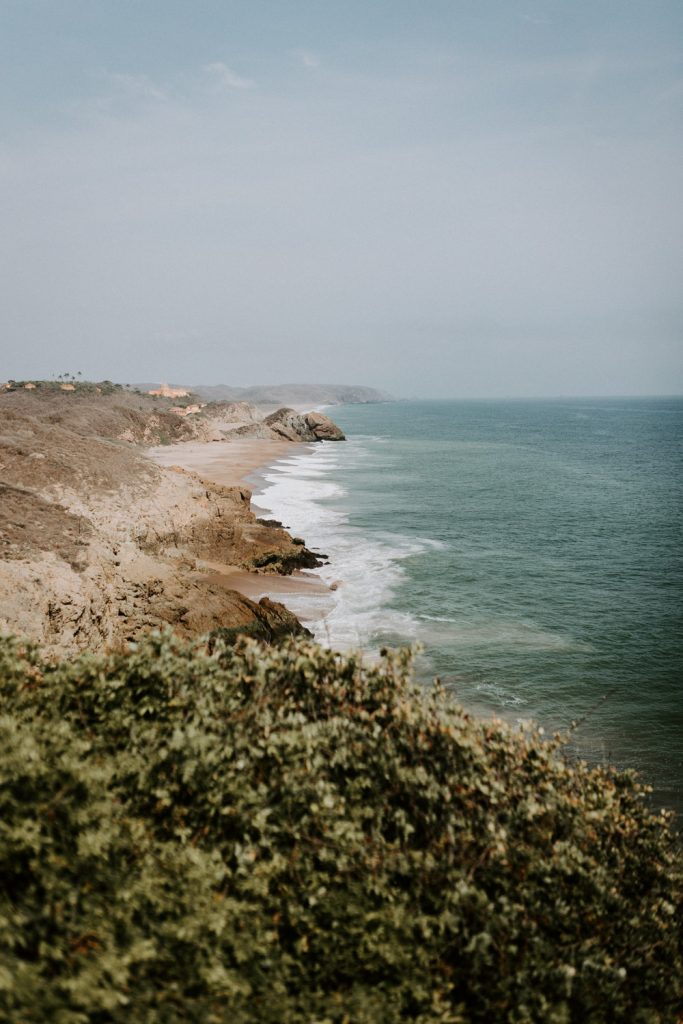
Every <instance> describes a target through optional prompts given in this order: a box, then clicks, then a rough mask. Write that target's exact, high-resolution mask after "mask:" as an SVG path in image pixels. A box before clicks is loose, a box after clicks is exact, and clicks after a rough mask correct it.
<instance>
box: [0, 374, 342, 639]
mask: <svg viewBox="0 0 683 1024" xmlns="http://www.w3.org/2000/svg"><path fill="white" fill-rule="evenodd" d="M31 383H32V384H33V385H34V386H31V387H28V388H27V387H25V386H23V385H14V386H12V387H10V388H5V389H4V390H2V391H0V474H1V475H0V479H1V481H2V482H1V483H0V493H1V494H2V501H1V502H0V632H12V633H17V634H19V635H22V636H26V637H29V638H31V639H33V640H36V641H40V642H42V643H44V644H46V645H47V646H48V647H49V648H50V649H51V650H54V651H55V652H56V653H69V652H72V651H74V650H79V649H84V648H87V649H89V650H98V649H103V648H106V647H111V646H117V645H121V644H124V643H126V642H128V641H131V640H136V639H138V638H139V636H141V635H142V634H143V633H145V632H147V631H149V630H150V629H152V628H154V627H155V626H157V627H158V626H163V625H166V624H168V625H172V626H173V628H174V629H175V630H176V632H178V633H180V634H181V635H184V636H196V635H197V634H199V633H203V632H206V631H207V630H211V629H219V628H220V629H232V630H236V629H244V630H247V631H248V632H250V633H252V634H253V635H259V636H262V637H269V636H275V635H280V634H282V633H286V632H293V631H294V632H295V631H301V626H300V625H299V623H298V622H297V620H296V619H295V618H294V616H293V615H291V614H290V613H289V612H287V610H286V609H285V608H283V607H282V606H281V605H276V604H275V603H274V602H272V601H268V599H267V598H263V599H262V600H261V601H260V602H259V603H258V604H255V603H254V602H252V601H250V600H249V599H248V598H246V597H244V596H243V595H241V594H239V593H236V592H235V591H234V590H231V589H226V588H225V587H222V586H218V585H216V583H215V581H212V575H211V574H212V572H213V573H214V575H215V570H216V567H217V566H218V567H221V566H223V567H226V566H227V567H233V568H234V567H238V568H242V569H246V570H248V571H251V572H256V571H259V572H277V573H291V572H292V571H293V570H295V569H296V568H298V567H312V566H315V565H317V564H318V562H317V559H316V556H315V555H314V554H312V553H311V552H309V551H307V549H306V548H305V546H303V545H302V543H301V541H297V542H296V543H295V542H294V541H293V540H292V538H291V537H290V536H289V534H288V533H287V532H286V531H285V530H282V529H280V528H278V527H277V526H274V525H272V524H271V525H264V524H262V523H259V522H257V520H256V518H255V516H254V514H253V513H252V512H251V508H250V497H251V494H250V492H249V490H248V489H247V488H246V487H244V486H217V485H216V484H214V483H211V482H210V481H207V480H204V479H202V478H201V477H200V476H197V475H196V474H195V473H191V472H185V471H183V470H180V469H178V467H173V466H171V467H170V468H162V467H160V466H158V465H155V464H154V463H153V462H152V461H150V459H149V458H148V457H147V455H146V450H147V448H148V446H150V445H159V444H162V445H172V444H174V443H180V442H185V441H193V442H196V441H199V442H209V441H218V442H219V443H222V444H224V445H225V444H227V443H228V442H229V441H230V439H231V438H232V437H236V436H237V435H236V433H235V432H236V431H238V430H239V429H240V427H244V426H246V427H256V428H257V433H258V429H260V427H259V424H260V420H259V415H258V411H257V410H256V409H255V408H254V407H253V406H251V405H249V404H247V403H210V404H208V405H206V406H205V407H201V405H198V404H197V403H196V398H195V397H194V396H187V398H186V399H185V400H182V399H181V400H178V399H167V398H163V397H152V396H149V395H143V394H136V393H134V392H131V391H129V390H127V389H125V388H123V387H121V386H120V385H113V384H111V383H110V382H102V383H101V384H99V385H94V384H85V383H83V384H81V383H78V384H70V385H69V386H68V387H67V388H64V387H63V386H62V385H59V384H55V383H53V382H37V383H35V382H31ZM179 403H180V404H179ZM319 421H324V422H319ZM296 422H298V420H297V421H296ZM302 424H303V426H305V427H306V431H307V432H306V433H304V434H302V435H297V434H295V433H291V432H290V434H289V436H287V440H284V439H283V438H285V436H286V435H285V434H284V433H281V434H276V433H275V432H274V431H273V430H271V428H270V427H267V426H264V427H263V428H262V429H263V431H264V432H265V433H266V435H267V436H268V437H277V438H278V439H279V440H278V441H277V442H273V441H270V442H269V441H263V442H248V441H240V442H235V443H241V444H248V443H251V444H258V443H262V444H265V445H267V444H269V443H270V444H278V443H279V444H283V445H285V446H286V445H287V444H289V443H291V442H292V441H295V442H296V441H297V440H316V437H315V435H314V434H312V433H311V430H310V428H309V426H308V424H307V422H304V421H302ZM315 427H316V429H323V428H324V429H325V430H327V431H328V434H327V435H326V436H331V434H330V427H329V421H327V420H326V419H325V418H324V417H320V416H318V417H317V420H316V423H315ZM302 429H303V427H302ZM341 436H343V435H341Z"/></svg>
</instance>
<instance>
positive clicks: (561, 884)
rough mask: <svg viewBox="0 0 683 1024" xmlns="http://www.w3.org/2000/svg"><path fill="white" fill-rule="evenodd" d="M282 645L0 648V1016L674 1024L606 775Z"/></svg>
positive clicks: (662, 909)
mask: <svg viewBox="0 0 683 1024" xmlns="http://www.w3.org/2000/svg"><path fill="white" fill-rule="evenodd" d="M409 662H410V656H409V654H407V653H405V652H403V653H397V654H388V655H386V657H385V658H384V660H383V661H382V662H381V663H380V664H379V665H377V666H375V667H367V666H364V665H363V664H362V663H361V661H360V660H359V659H357V658H354V657H346V656H340V655H335V654H333V653H331V652H328V651H325V650H321V649H320V648H318V647H317V646H315V645H313V644H311V643H309V642H305V641H291V642H288V643H287V644H285V645H284V646H282V647H281V648H278V649H271V648H266V647H263V646H261V645H259V644H258V643H256V642H254V641H252V640H243V641H241V643H240V646H239V647H237V648H235V649H228V648H225V647H216V648H215V649H214V650H213V652H212V653H211V654H207V653H206V650H205V648H202V647H200V646H198V645H194V646H192V645H185V644H182V643H181V642H179V641H177V640H175V639H173V638H172V637H170V636H161V637H159V636H156V637H151V638H149V639H148V640H147V641H146V642H145V643H144V645H141V646H140V647H139V648H138V649H137V650H134V651H132V652H131V653H129V654H126V655H117V656H110V657H92V656H86V657H81V658H79V659H78V660H76V661H73V662H71V663H65V664H62V665H56V666H50V665H49V664H46V663H44V662H43V661H42V660H41V658H40V655H39V653H38V652H36V651H34V650H32V649H30V648H29V649H27V648H24V647H21V646H20V645H18V644H17V643H16V642H12V641H3V642H2V644H0V689H1V691H2V715H1V718H0V751H2V754H1V756H0V771H1V775H2V787H1V788H0V793H1V795H0V801H1V812H0V870H1V872H2V879H3V883H4V885H3V892H2V896H1V897H0V898H1V903H0V1019H2V1020H8V1021H12V1022H17V1024H45V1022H52V1021H55V1022H58V1024H85V1022H95V1024H100V1022H101V1024H104V1022H116V1024H118V1022H121V1024H123V1022H132V1024H138V1022H142V1024H147V1022H150V1024H151V1022H155V1024H156V1022H164V1024H166V1022H167V1024H175V1022H178V1024H179V1022H183V1024H187V1022H197V1024H199V1022H201V1024H228V1022H229V1024H247V1022H249V1024H251V1022H269V1024H290V1022H302V1024H303V1022H307V1024H316V1022H317V1024H337V1022H339V1024H342V1022H347V1024H378V1022H379V1024H393V1022H398V1021H406V1020H409V1021H418V1022H423V1024H426V1022H442V1024H446V1022H450V1024H456V1022H463V1024H464V1022H482V1024H484V1022H486V1024H498V1022H510V1024H513V1022H514V1024H521V1022H531V1021H534V1022H536V1021H538V1022H543V1024H565V1022H574V1021H576V1022H580V1024H593V1022H607V1021H609V1022H613V1021H614V1022H628V1024H639V1022H640V1024H646V1022H662V1024H666V1022H675V1021H676V1020H678V1014H679V1012H680V1008H681V995H682V991H683V981H682V978H683V961H682V952H681V945H682V936H681V922H682V921H683V914H682V913H681V911H682V910H683V885H682V881H681V873H680V861H679V859H678V853H677V848H676V846H675V843H674V841H673V839H672V837H671V834H670V829H669V823H668V822H667V820H666V816H665V815H661V814H660V815H655V814H653V813H652V812H650V811H649V810H648V809H647V806H646V801H645V799H644V792H643V790H642V789H641V788H640V787H639V786H638V784H637V783H636V782H635V781H634V779H633V777H632V776H631V775H628V774H619V773H616V772H614V771H612V770H605V769H600V768H588V767H587V766H585V765H583V764H573V765H572V764H570V763H568V762H567V760H566V759H565V758H564V757H563V756H562V752H561V747H560V744H559V742H557V741H555V742H552V743H548V742H544V741H543V740H541V739H540V738H539V737H538V736H537V735H536V734H535V733H533V732H532V731H526V732H515V731H512V730H510V729H508V728H507V727H505V726H503V725H502V724H500V723H491V722H488V723H487V722H483V721H477V720H473V719H471V718H469V717H468V715H467V714H465V713H464V712H463V710H462V709H461V708H459V707H457V706H454V705H453V704H452V703H451V702H450V701H449V700H448V698H447V697H446V696H445V695H444V694H443V693H441V692H439V691H438V689H435V690H434V691H433V692H430V693H425V692H424V691H422V690H418V689H417V688H415V687H414V686H413V685H412V683H411V682H410V667H409Z"/></svg>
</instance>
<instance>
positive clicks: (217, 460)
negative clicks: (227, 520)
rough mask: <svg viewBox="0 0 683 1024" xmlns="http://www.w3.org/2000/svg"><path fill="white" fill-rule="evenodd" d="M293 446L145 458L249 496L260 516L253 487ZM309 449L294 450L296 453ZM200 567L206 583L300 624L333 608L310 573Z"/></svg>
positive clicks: (194, 446)
mask: <svg viewBox="0 0 683 1024" xmlns="http://www.w3.org/2000/svg"><path fill="white" fill-rule="evenodd" d="M292 447H293V445H292V442H291V441H275V440H272V439H270V438H234V439H226V440H224V441H212V442H206V441H186V442H183V443H181V444H175V445H171V446H168V445H161V446H156V447H153V448H150V449H148V451H147V455H148V457H149V458H150V459H151V460H152V461H153V462H155V463H156V464H157V465H159V466H163V467H164V468H166V469H172V468H173V467H179V468H180V469H182V470H184V471H186V472H190V473H193V474H196V475H197V476H199V477H201V478H202V479H204V480H208V481H210V482H211V483H214V484H217V485H219V486H221V487H239V488H240V489H242V490H243V492H245V493H248V494H249V507H250V511H251V512H252V514H253V515H255V516H258V514H259V513H260V512H262V511H265V510H262V509H259V508H258V506H255V505H254V504H253V503H252V502H251V494H252V488H253V485H254V484H255V483H256V484H261V482H262V481H264V480H265V477H266V474H267V472H268V471H269V470H271V469H273V468H275V467H276V466H277V465H278V463H279V462H281V461H283V460H284V459H286V458H288V457H291V455H292V454H293V452H292ZM312 447H313V446H312V445H306V444H300V445H296V446H295V448H296V453H297V454H300V450H311V449H312ZM287 528H288V524H284V529H285V530H286V529H287ZM304 539H305V540H306V539H307V538H304ZM198 564H199V565H200V568H201V570H202V574H203V575H204V578H205V580H206V582H207V584H209V585H211V586H214V587H219V588H222V589H225V590H233V591H237V593H239V594H242V595H243V596H244V597H247V598H249V599H250V600H251V601H255V602H258V601H260V600H261V599H262V598H264V597H266V598H269V599H270V600H272V601H277V602H281V603H282V604H284V605H285V607H286V608H287V609H288V610H289V611H291V612H292V613H293V614H294V615H296V617H297V618H298V619H299V621H300V622H302V623H303V624H308V625H310V624H312V623H315V622H318V621H320V620H321V619H323V618H324V617H325V615H326V613H327V612H328V611H329V608H330V607H331V604H332V600H331V595H332V593H333V591H332V589H331V588H330V586H328V584H327V583H325V582H324V581H323V580H322V579H321V578H320V576H319V575H318V574H317V573H316V572H315V571H314V570H305V569H295V570H294V571H293V572H292V573H291V574H288V575H277V574H274V573H263V572H250V571H248V570H246V569H245V568H244V567H243V566H241V565H235V564H232V563H230V562H227V561H222V560H219V559H218V560H217V559H212V560H206V559H204V560H202V561H201V563H198ZM207 572H208V575H207Z"/></svg>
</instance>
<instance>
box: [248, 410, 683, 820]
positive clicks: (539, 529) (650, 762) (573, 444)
mask: <svg viewBox="0 0 683 1024" xmlns="http://www.w3.org/2000/svg"><path fill="white" fill-rule="evenodd" d="M327 411H328V413H329V414H330V415H331V416H332V417H333V419H334V420H335V422H337V423H338V424H339V425H340V426H341V427H342V429H343V430H344V431H345V432H346V434H347V437H348V440H347V441H346V443H332V442H325V443H323V444H320V445H315V446H311V448H310V449H308V450H306V451H302V452H297V453H296V454H293V455H292V456H291V457H289V458H287V459H285V460H283V461H281V462H279V463H277V464H276V466H275V467H272V468H270V469H269V470H268V471H267V472H266V473H265V474H264V475H263V476H262V477H261V478H260V481H257V482H256V492H255V494H254V501H255V503H256V504H257V505H258V506H260V507H262V508H266V509H268V510H269V511H270V512H271V513H272V514H273V515H274V516H275V517H276V518H277V519H280V520H281V521H282V522H283V523H284V524H285V525H286V526H287V527H289V529H290V530H291V531H292V532H293V533H294V534H297V535H300V536H302V537H304V538H305V539H306V542H307V544H308V546H309V547H312V548H314V549H316V550H320V551H323V552H325V554H326V555H327V556H328V557H329V562H328V564H327V565H325V566H323V567H322V568H321V569H320V570H319V573H320V575H321V576H322V577H323V579H324V580H325V581H326V582H328V583H330V584H337V586H336V589H335V591H334V593H333V595H332V599H331V600H327V599H322V598H320V597H313V598H311V599H309V603H310V601H312V602H314V603H315V602H316V601H317V602H319V603H320V607H319V608H318V609H317V611H318V613H320V612H322V613H323V617H322V618H320V619H319V620H318V621H317V622H314V623H313V628H314V630H315V633H316V637H317V639H319V640H320V641H321V642H323V643H326V644H329V645H330V646H332V647H334V648H338V649H348V648H351V647H353V648H360V649H362V650H364V651H367V652H368V656H369V657H370V656H372V654H373V653H375V652H377V651H378V650H379V649H380V648H381V647H382V646H385V645H392V646H397V645H406V644H415V643H416V642H419V643H420V644H421V645H422V647H423V653H422V654H420V655H419V656H418V658H417V662H416V673H417V676H418V678H419V679H420V680H422V681H424V682H425V684H428V682H429V680H430V679H432V678H434V677H435V676H438V677H439V678H440V679H441V681H442V683H443V684H444V685H445V686H446V687H448V688H449V689H450V690H452V691H453V692H454V694H455V696H456V698H457V699H458V700H459V701H460V703H462V704H463V705H464V706H465V707H466V708H467V709H468V710H470V711H472V712H473V713H476V714H482V715H493V714H495V715H498V716H501V717H504V718H506V719H508V720H511V721H513V722H518V721H522V720H528V719H533V720H534V721H536V722H537V723H538V724H539V725H540V726H542V727H543V728H544V729H545V730H546V732H548V733H551V732H554V731H556V730H558V729H559V730H563V731H564V730H566V729H568V728H569V727H570V725H571V723H572V722H573V721H577V720H583V721H582V722H581V724H580V725H579V726H578V728H577V729H576V730H575V731H574V732H573V734H572V742H571V744H570V750H571V751H572V752H573V753H575V754H578V755H579V756H581V757H584V758H586V759H587V760H589V761H593V762H606V761H609V762H611V763H614V764H617V765H618V766H619V767H622V768H635V769H637V770H638V771H639V772H640V773H641V776H642V779H643V781H645V782H647V783H649V784H651V785H653V787H654V790H655V795H654V799H655V801H656V803H657V804H662V805H665V806H671V807H674V808H675V809H676V810H677V811H678V813H679V815H681V812H683V621H682V619H683V557H682V554H683V544H682V541H683V399H679V398H671V399H667V398H657V399H649V398H648V399H570V400H559V399H558V400H552V401H540V400H539V401H431V402H418V401H414V402H393V403H385V404H378V405H356V406H341V407H334V408H332V409H329V410H327ZM288 603H289V604H290V606H291V602H288ZM293 610H294V611H299V612H305V611H306V609H304V608H296V607H294V608H293ZM311 610H313V611H315V609H311V608H310V607H309V609H308V612H309V613H310V611H311Z"/></svg>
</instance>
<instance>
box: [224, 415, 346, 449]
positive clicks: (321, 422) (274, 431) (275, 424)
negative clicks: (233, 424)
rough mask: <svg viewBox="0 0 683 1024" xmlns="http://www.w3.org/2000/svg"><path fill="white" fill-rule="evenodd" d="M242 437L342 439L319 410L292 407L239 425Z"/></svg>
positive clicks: (297, 439)
mask: <svg viewBox="0 0 683 1024" xmlns="http://www.w3.org/2000/svg"><path fill="white" fill-rule="evenodd" d="M237 433H238V434H239V435H240V436H242V437H271V438H274V439H282V440H285V441H344V440H345V437H344V434H343V432H342V431H341V430H340V429H339V427H338V426H337V424H336V423H333V422H332V420H331V419H329V417H327V416H324V415H323V413H321V412H305V413H299V412H296V411H295V410H294V409H287V408H283V409H278V410H277V411H276V412H274V413H271V414H270V416H266V417H265V418H264V419H263V420H261V421H260V422H258V423H253V424H248V425H246V426H243V427H239V428H238V430H237Z"/></svg>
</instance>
